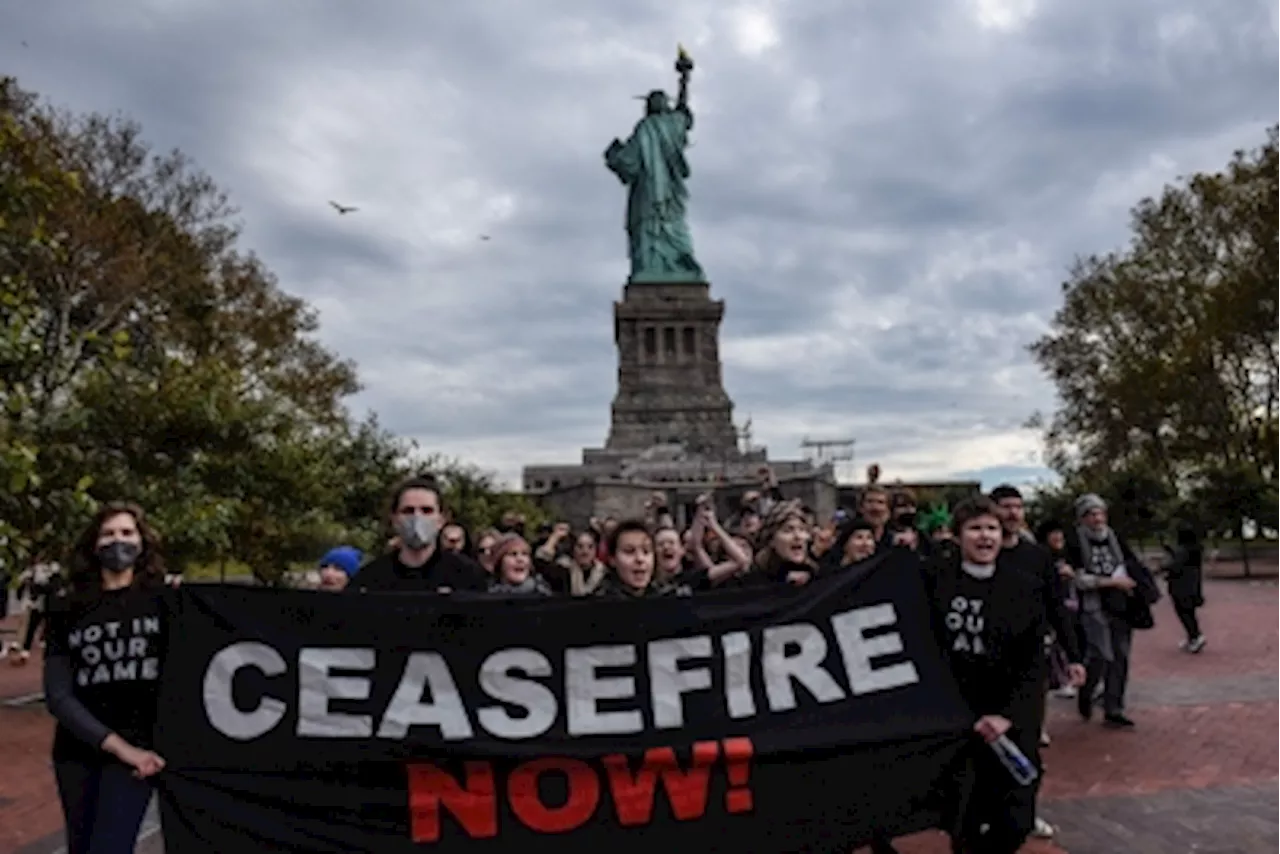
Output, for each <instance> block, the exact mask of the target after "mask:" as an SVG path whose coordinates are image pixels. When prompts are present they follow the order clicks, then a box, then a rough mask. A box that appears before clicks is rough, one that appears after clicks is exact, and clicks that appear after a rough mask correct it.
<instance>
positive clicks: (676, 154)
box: [604, 47, 703, 282]
mask: <svg viewBox="0 0 1280 854" xmlns="http://www.w3.org/2000/svg"><path fill="white" fill-rule="evenodd" d="M692 70H693V60H692V59H691V58H690V57H689V55H688V54H687V53H685V51H684V48H683V47H682V48H680V49H679V56H678V57H677V58H676V73H678V74H679V75H680V94H679V97H677V99H676V103H675V106H674V107H672V106H671V102H670V101H669V99H668V98H667V94H666V93H665V92H663V91H662V90H660V89H659V90H655V91H653V92H650V93H649V95H648V97H647V98H646V99H645V117H644V118H643V119H641V120H640V121H639V122H638V123H637V124H636V129H635V130H634V131H633V132H632V134H631V138H630V139H628V140H627V141H626V142H625V143H624V142H621V141H620V140H617V139H615V140H614V141H613V142H612V143H611V144H610V145H609V148H608V149H607V150H606V151H605V153H604V162H605V165H606V166H608V167H609V169H610V170H611V171H612V172H613V173H614V174H615V175H617V176H618V180H620V181H622V183H624V184H626V185H627V187H628V188H629V190H628V194H627V235H628V237H629V238H630V243H631V281H632V282H689V281H694V282H700V281H702V280H703V277H702V267H701V266H699V264H698V262H697V260H696V259H695V258H694V257H693V237H692V236H691V235H690V234H689V224H688V223H687V222H686V221H685V209H686V207H687V203H688V199H689V190H688V188H687V187H686V186H685V181H686V180H687V179H688V177H689V163H688V161H687V160H685V156H684V149H685V147H686V146H687V145H688V142H689V130H690V129H691V128H692V127H693V111H692V110H690V109H689V72H690V71H692Z"/></svg>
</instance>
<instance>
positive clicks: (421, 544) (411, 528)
mask: <svg viewBox="0 0 1280 854" xmlns="http://www.w3.org/2000/svg"><path fill="white" fill-rule="evenodd" d="M397 528H398V530H397V533H398V534H399V535H400V542H402V543H404V546H405V548H407V549H409V550H411V551H417V550H419V549H422V548H426V547H427V546H428V545H430V544H432V543H434V542H435V541H436V535H437V534H438V533H439V532H440V525H439V523H438V522H437V521H436V517H434V516H420V515H418V514H414V515H413V516H408V517H406V518H404V519H401V520H400V522H399V524H398V525H397Z"/></svg>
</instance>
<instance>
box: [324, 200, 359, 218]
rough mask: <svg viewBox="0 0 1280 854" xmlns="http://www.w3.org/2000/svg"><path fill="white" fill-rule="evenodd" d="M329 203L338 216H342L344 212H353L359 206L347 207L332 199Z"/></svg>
mask: <svg viewBox="0 0 1280 854" xmlns="http://www.w3.org/2000/svg"><path fill="white" fill-rule="evenodd" d="M329 205H330V206H331V207H332V208H333V209H334V210H335V211H337V212H338V216H343V215H344V214H349V213H355V212H356V211H358V210H360V209H359V208H352V207H347V206H346V205H340V204H338V203H337V202H332V201H331V202H329Z"/></svg>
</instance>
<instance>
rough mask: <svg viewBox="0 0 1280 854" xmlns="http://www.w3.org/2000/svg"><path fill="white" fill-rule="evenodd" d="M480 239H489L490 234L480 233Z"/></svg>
mask: <svg viewBox="0 0 1280 854" xmlns="http://www.w3.org/2000/svg"><path fill="white" fill-rule="evenodd" d="M480 239H481V240H488V239H489V235H487V234H482V235H480Z"/></svg>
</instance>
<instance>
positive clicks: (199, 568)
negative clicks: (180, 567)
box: [182, 560, 253, 581]
mask: <svg viewBox="0 0 1280 854" xmlns="http://www.w3.org/2000/svg"><path fill="white" fill-rule="evenodd" d="M224 567H225V570H226V577H227V578H237V579H239V578H252V577H253V570H251V569H249V566H248V564H243V563H240V562H239V561H234V560H229V561H227V562H226V563H225V564H216V563H207V564H206V563H197V564H192V565H191V566H188V567H187V568H186V571H185V572H183V573H182V578H183V580H184V581H218V580H219V579H221V578H222V573H223V569H224Z"/></svg>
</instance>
